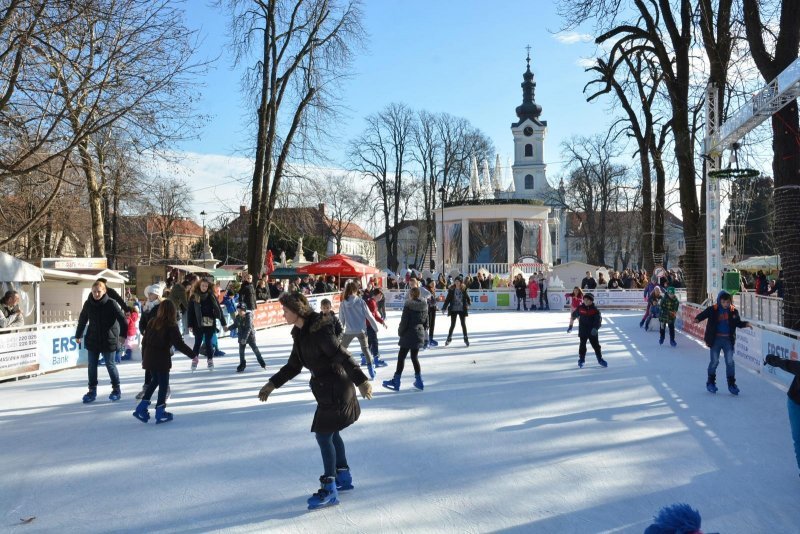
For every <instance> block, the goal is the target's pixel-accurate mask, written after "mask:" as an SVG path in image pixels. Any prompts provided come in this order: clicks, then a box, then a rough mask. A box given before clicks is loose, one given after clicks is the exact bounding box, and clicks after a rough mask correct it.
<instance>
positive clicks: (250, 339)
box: [231, 302, 267, 373]
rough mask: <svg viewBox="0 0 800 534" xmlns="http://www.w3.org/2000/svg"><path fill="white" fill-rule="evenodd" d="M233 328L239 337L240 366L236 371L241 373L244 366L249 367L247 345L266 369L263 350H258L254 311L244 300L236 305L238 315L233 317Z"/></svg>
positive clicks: (259, 363)
mask: <svg viewBox="0 0 800 534" xmlns="http://www.w3.org/2000/svg"><path fill="white" fill-rule="evenodd" d="M233 329H236V333H237V335H238V339H239V366H238V367H237V368H236V372H237V373H241V372H243V371H244V368H245V367H247V362H245V360H244V347H245V345H250V348H251V349H252V350H253V354H255V355H256V360H258V365H260V366H261V368H262V369H266V368H267V364H266V363H265V362H264V358H262V357H261V351H260V350H258V345H256V331H255V329H254V328H253V312H252V311H251V310H249V309H248V308H247V304H245V303H244V302H240V303H239V304H238V305H237V306H236V315H235V316H234V318H233V326H232V327H231V330H233Z"/></svg>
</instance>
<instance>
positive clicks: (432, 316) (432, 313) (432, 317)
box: [428, 308, 437, 339]
mask: <svg viewBox="0 0 800 534" xmlns="http://www.w3.org/2000/svg"><path fill="white" fill-rule="evenodd" d="M436 311H437V310H436V308H428V339H433V327H434V325H435V324H436Z"/></svg>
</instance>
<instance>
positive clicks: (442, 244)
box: [439, 186, 445, 274]
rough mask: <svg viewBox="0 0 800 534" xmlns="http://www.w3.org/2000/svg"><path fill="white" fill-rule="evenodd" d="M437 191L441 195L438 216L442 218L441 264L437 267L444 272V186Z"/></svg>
mask: <svg viewBox="0 0 800 534" xmlns="http://www.w3.org/2000/svg"><path fill="white" fill-rule="evenodd" d="M439 193H441V195H442V215H441V217H439V218H440V219H441V220H442V243H441V249H442V266H441V267H440V268H439V272H440V273H442V274H444V242H445V239H444V195H445V188H444V186H442V187H440V188H439Z"/></svg>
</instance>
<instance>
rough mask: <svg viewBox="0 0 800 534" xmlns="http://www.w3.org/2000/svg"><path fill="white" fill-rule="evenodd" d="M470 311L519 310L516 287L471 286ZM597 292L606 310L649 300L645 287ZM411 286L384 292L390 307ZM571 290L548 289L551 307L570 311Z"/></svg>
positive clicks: (441, 294)
mask: <svg viewBox="0 0 800 534" xmlns="http://www.w3.org/2000/svg"><path fill="white" fill-rule="evenodd" d="M467 291H468V293H469V297H470V310H516V309H517V296H516V291H515V290H514V289H513V288H495V289H469V290H467ZM591 293H592V294H593V295H594V302H595V304H596V305H597V307H598V308H601V309H603V308H605V309H625V310H644V309H645V308H646V307H647V301H646V300H645V298H644V293H643V291H642V290H641V289H595V290H593V291H591ZM675 293H676V295H677V296H678V300H680V301H685V300H686V290H685V289H678V290H676V292H675ZM407 294H408V290H407V289H387V290H385V291H384V293H383V295H384V297H385V298H386V307H387V308H391V309H402V307H403V304H404V303H405V301H406V298H407V296H406V295H407ZM570 294H571V291H567V290H566V289H565V288H558V289H548V290H547V302H548V304H549V307H550V310H553V311H554V310H566V311H569V308H570V304H569V296H570ZM446 296H447V290H444V289H442V290H439V289H437V290H436V300H437V301H438V302H440V303H442V302H444V299H445V297H446ZM531 302H533V304H535V305H536V306H537V307H539V298H538V297H537V298H535V299H531V298H528V307H530V305H531Z"/></svg>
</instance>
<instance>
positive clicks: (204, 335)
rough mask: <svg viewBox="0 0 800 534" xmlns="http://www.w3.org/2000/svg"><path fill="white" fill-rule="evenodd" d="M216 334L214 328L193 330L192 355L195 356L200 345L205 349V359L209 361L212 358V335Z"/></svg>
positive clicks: (206, 327)
mask: <svg viewBox="0 0 800 534" xmlns="http://www.w3.org/2000/svg"><path fill="white" fill-rule="evenodd" d="M216 333H217V327H216V326H204V327H202V328H195V329H194V353H195V354H197V353H198V351H199V350H200V344H201V343H202V344H203V346H204V347H205V349H206V358H208V359H209V360H210V359H211V358H213V357H214V344H213V338H214V334H216Z"/></svg>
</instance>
